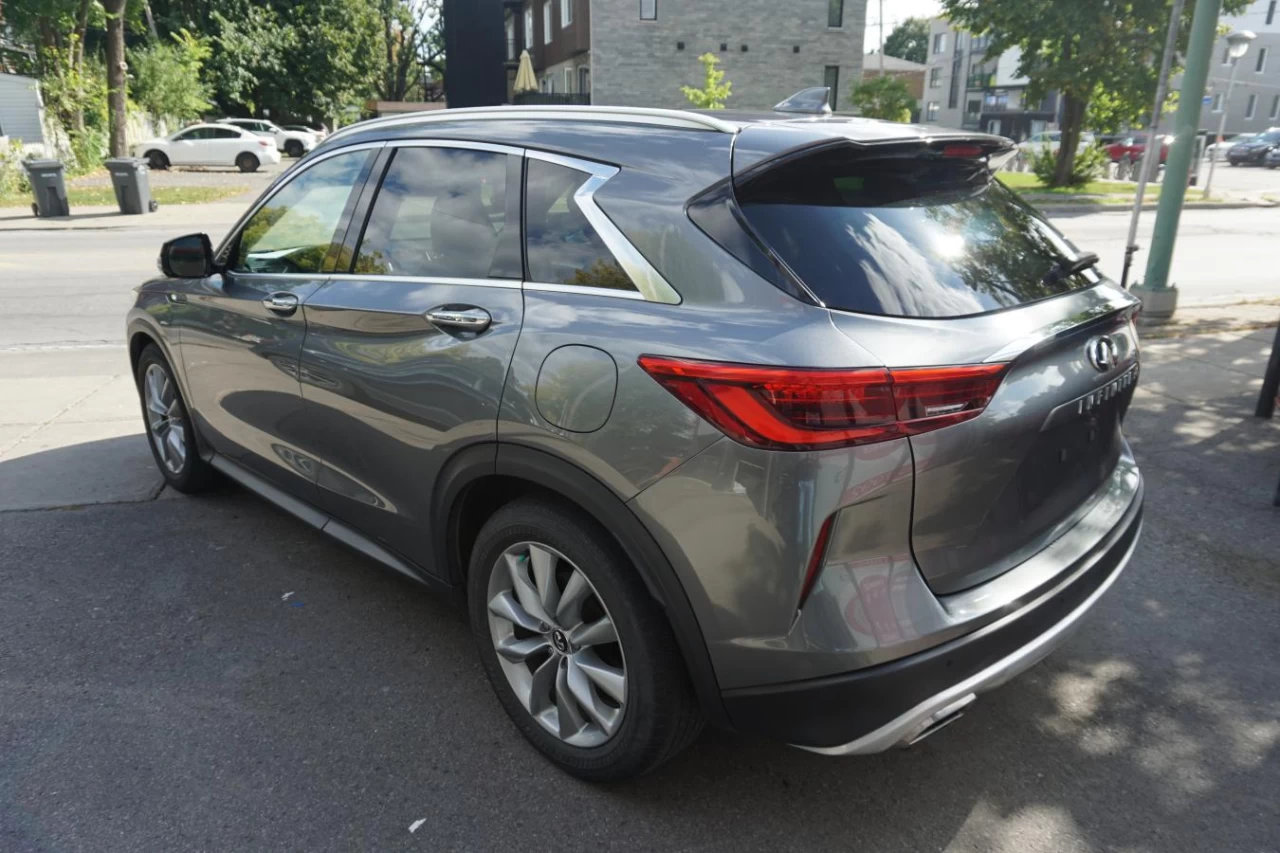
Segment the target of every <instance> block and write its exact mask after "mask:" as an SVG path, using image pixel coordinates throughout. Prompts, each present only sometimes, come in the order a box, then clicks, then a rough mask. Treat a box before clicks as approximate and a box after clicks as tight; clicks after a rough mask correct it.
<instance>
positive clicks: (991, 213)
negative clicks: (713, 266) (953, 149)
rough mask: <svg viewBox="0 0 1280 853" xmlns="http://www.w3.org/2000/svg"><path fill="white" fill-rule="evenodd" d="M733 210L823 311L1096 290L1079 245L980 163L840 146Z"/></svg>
mask: <svg viewBox="0 0 1280 853" xmlns="http://www.w3.org/2000/svg"><path fill="white" fill-rule="evenodd" d="M737 196H738V203H739V205H740V206H741V208H742V211H743V213H744V215H745V216H746V218H747V219H748V221H750V223H751V224H752V225H753V226H754V227H755V229H756V230H757V232H758V233H759V235H760V236H761V238H762V239H763V240H764V242H765V243H766V244H767V245H768V246H769V247H770V248H771V249H772V250H773V251H774V252H775V253H776V254H777V255H778V256H779V257H780V258H781V259H782V260H783V261H784V262H785V263H786V264H787V265H788V266H789V267H790V268H791V271H792V272H794V273H795V274H796V275H797V276H798V277H799V278H800V280H801V281H803V282H804V283H805V285H806V286H808V288H809V289H810V290H811V291H813V293H814V294H815V295H816V296H817V297H818V298H819V299H821V300H822V301H823V303H825V304H826V305H827V307H829V308H836V309H840V310H845V311H855V312H858V313H863V314H880V315H892V316H901V317H961V316H967V315H972V314H985V313H988V312H991V311H998V310H1001V309H1003V308H1011V307H1014V306H1017V305H1024V304H1026V303H1029V302H1035V301H1038V300H1041V299H1046V298H1048V297H1051V296H1057V295H1059V294H1061V293H1066V292H1068V291H1071V290H1078V289H1081V288H1086V287H1091V286H1093V285H1094V284H1096V283H1097V282H1098V281H1099V280H1100V279H1099V276H1098V275H1097V273H1095V272H1093V271H1091V270H1089V271H1084V272H1080V273H1076V274H1074V275H1064V274H1063V273H1062V269H1061V267H1060V266H1059V265H1060V264H1061V262H1062V261H1064V260H1066V259H1071V258H1075V257H1077V252H1076V251H1075V249H1074V247H1073V246H1071V244H1070V243H1068V242H1067V241H1066V240H1065V239H1064V238H1063V237H1062V235H1060V234H1059V233H1058V232H1057V231H1055V230H1054V229H1053V227H1052V226H1050V225H1049V223H1048V222H1047V221H1046V220H1045V219H1044V218H1043V217H1042V216H1041V215H1040V214H1038V213H1036V212H1035V211H1034V210H1032V209H1031V208H1030V207H1028V206H1027V205H1026V204H1024V203H1023V202H1022V201H1021V200H1020V199H1019V198H1018V197H1017V196H1016V195H1015V194H1014V193H1013V192H1011V191H1009V190H1007V189H1006V188H1005V187H1004V186H1002V185H1001V184H1000V183H999V182H998V181H993V180H991V173H990V171H989V170H988V168H987V165H986V164H985V163H984V162H982V161H975V160H963V159H941V158H937V157H932V156H930V157H920V156H896V157H894V156H890V157H874V158H869V157H867V156H866V154H865V153H862V152H860V151H858V150H857V149H853V148H846V147H841V148H837V149H831V150H827V151H824V152H820V153H816V154H812V155H809V156H807V157H804V158H803V159H799V160H794V161H791V162H789V163H785V164H782V165H780V166H776V167H774V168H772V169H769V170H768V171H766V172H764V173H763V174H761V175H759V176H756V177H752V178H750V179H749V180H747V181H745V182H744V183H743V184H742V185H741V186H740V187H738V191H737Z"/></svg>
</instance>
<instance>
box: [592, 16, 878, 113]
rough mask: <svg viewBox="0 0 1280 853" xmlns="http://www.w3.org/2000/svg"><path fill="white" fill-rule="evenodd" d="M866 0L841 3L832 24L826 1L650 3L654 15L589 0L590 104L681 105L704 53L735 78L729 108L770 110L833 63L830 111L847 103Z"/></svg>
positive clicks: (857, 68)
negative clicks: (837, 23)
mask: <svg viewBox="0 0 1280 853" xmlns="http://www.w3.org/2000/svg"><path fill="white" fill-rule="evenodd" d="M866 4H867V0H844V14H843V25H842V26H841V27H839V28H832V27H828V26H827V24H828V9H829V6H830V4H829V2H828V0H657V19H656V20H651V21H644V20H641V19H640V13H639V9H640V7H641V6H642V4H641V3H640V2H639V0H592V2H591V77H592V80H591V102H592V103H593V104H610V105H626V106H645V107H669V108H686V107H688V106H689V103H688V101H687V100H686V99H685V97H684V95H682V94H681V92H680V87H681V85H690V86H694V87H699V88H700V87H701V86H702V82H703V69H702V65H701V63H699V62H698V57H699V56H700V55H701V54H703V53H707V52H711V53H714V54H715V55H716V56H718V57H720V59H721V65H720V68H721V69H722V70H723V71H724V72H725V74H726V79H728V80H729V81H731V82H732V83H733V95H732V96H731V97H730V98H729V100H728V102H727V105H726V106H727V107H728V108H729V109H765V108H769V107H772V106H773V105H774V104H776V103H778V102H779V101H781V100H783V99H784V98H786V97H787V96H789V95H792V94H795V93H796V92H797V91H799V90H800V89H803V88H805V87H808V86H822V85H824V78H825V76H826V75H827V74H828V71H827V69H828V68H829V67H833V68H838V69H839V78H838V87H839V93H838V100H837V107H836V108H837V109H842V108H843V109H850V107H849V106H848V97H849V90H850V88H851V87H852V85H853V83H854V82H855V81H856V80H858V78H859V77H860V76H861V74H862V41H863V30H864V28H865V25H866ZM681 43H683V49H682V48H681V47H680V44H681ZM722 46H723V48H724V49H723V50H722V49H721V48H722ZM797 49H798V50H797Z"/></svg>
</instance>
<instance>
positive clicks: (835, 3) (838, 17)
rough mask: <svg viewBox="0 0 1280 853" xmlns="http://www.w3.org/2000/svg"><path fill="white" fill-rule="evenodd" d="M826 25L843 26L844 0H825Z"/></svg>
mask: <svg viewBox="0 0 1280 853" xmlns="http://www.w3.org/2000/svg"><path fill="white" fill-rule="evenodd" d="M827 26H828V27H843V26H844V0H827Z"/></svg>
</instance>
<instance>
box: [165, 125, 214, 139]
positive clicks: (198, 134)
mask: <svg viewBox="0 0 1280 853" xmlns="http://www.w3.org/2000/svg"><path fill="white" fill-rule="evenodd" d="M208 138H209V128H207V127H193V128H191V130H188V131H184V132H183V133H180V134H178V135H177V136H175V137H174V139H177V140H181V141H183V142H190V141H191V140H193V139H208Z"/></svg>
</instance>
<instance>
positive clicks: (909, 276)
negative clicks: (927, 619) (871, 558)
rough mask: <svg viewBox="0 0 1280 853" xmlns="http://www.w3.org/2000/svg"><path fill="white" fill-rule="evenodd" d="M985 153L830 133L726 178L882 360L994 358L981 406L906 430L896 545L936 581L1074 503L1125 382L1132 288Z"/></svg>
mask: <svg viewBox="0 0 1280 853" xmlns="http://www.w3.org/2000/svg"><path fill="white" fill-rule="evenodd" d="M747 132H748V133H749V132H750V131H747ZM999 151H1000V143H998V142H994V141H993V140H992V139H991V138H990V137H985V138H975V139H973V140H970V141H967V142H966V141H964V140H956V139H949V140H946V141H943V142H939V141H932V142H931V141H929V140H927V139H926V140H921V141H912V142H907V143H902V142H898V143H889V144H882V145H856V144H851V143H848V142H839V143H835V144H827V145H821V146H817V147H813V148H809V149H806V150H803V151H795V152H791V153H790V154H788V155H784V156H782V157H779V158H776V159H774V160H773V161H764V162H760V163H757V164H755V165H754V166H753V167H752V168H751V169H748V170H744V172H743V173H742V174H739V175H735V196H736V199H737V202H738V205H739V207H740V210H741V214H742V218H743V220H745V221H744V223H743V224H744V227H746V228H747V229H749V230H751V231H752V232H753V233H754V236H755V237H756V239H757V240H758V241H759V244H760V245H761V246H762V247H763V248H764V249H765V251H766V252H767V253H768V254H769V255H770V257H771V259H772V261H773V262H774V263H775V264H777V265H778V266H779V269H780V270H781V271H782V272H783V274H785V275H786V276H787V277H789V278H792V279H794V280H795V281H796V282H798V283H799V284H801V285H802V286H803V287H804V288H806V289H807V290H808V291H809V292H810V293H811V294H812V295H813V297H814V298H815V300H816V301H819V302H821V303H822V304H823V305H825V306H826V307H827V308H829V309H831V316H832V321H833V322H834V324H835V325H836V327H837V328H839V329H840V330H841V331H842V332H843V333H845V334H846V335H847V336H848V337H850V338H852V339H853V340H854V341H856V342H857V343H858V344H859V345H860V346H862V347H864V348H865V349H866V350H868V351H869V352H871V353H874V354H875V355H876V356H877V357H879V358H881V359H882V360H883V361H884V365H885V366H886V367H888V368H891V369H892V368H910V367H934V366H956V365H973V364H982V363H1007V364H1008V367H1007V368H1006V370H1005V373H1004V376H1003V380H1002V381H1001V384H1000V386H999V389H998V390H997V391H996V393H995V394H994V396H993V397H991V399H990V402H989V403H988V404H987V406H986V409H985V410H984V411H983V412H982V414H981V415H980V416H978V417H975V418H973V419H970V420H967V421H965V422H963V423H959V424H955V425H953V426H947V427H945V428H941V429H936V430H932V431H927V432H923V433H922V434H919V435H913V436H912V437H911V446H912V451H913V454H914V464H915V473H916V485H915V497H914V507H913V517H912V550H913V552H914V554H915V558H916V561H917V563H918V565H919V566H920V569H921V571H922V572H923V574H924V576H925V578H926V579H927V581H928V582H929V584H930V586H931V587H932V588H933V589H934V591H935V592H937V593H939V594H947V593H952V592H957V591H960V590H963V589H966V588H968V587H971V586H974V585H976V584H979V583H982V582H983V581H986V580H989V579H990V578H992V577H995V576H996V575H998V574H1000V573H1002V572H1004V571H1007V570H1008V569H1010V568H1012V567H1013V566H1015V565H1017V564H1018V563H1020V562H1022V561H1023V560H1025V559H1027V558H1028V557H1030V556H1031V555H1032V554H1034V553H1035V552H1036V551H1038V550H1039V549H1041V548H1043V547H1044V546H1045V545H1047V544H1048V543H1049V542H1051V541H1052V540H1053V539H1054V538H1056V536H1057V535H1058V534H1060V533H1061V532H1062V531H1063V530H1065V529H1066V527H1068V526H1069V525H1070V524H1071V523H1072V522H1073V521H1074V520H1075V519H1077V518H1078V517H1079V516H1080V515H1081V514H1082V513H1083V512H1085V511H1087V509H1088V507H1089V506H1090V504H1091V501H1092V499H1093V497H1094V496H1095V495H1096V494H1097V493H1098V492H1099V490H1100V487H1101V486H1102V485H1103V483H1104V482H1105V481H1106V480H1107V478H1108V477H1109V475H1110V474H1111V472H1112V470H1113V469H1114V468H1115V465H1116V462H1117V460H1118V458H1119V454H1120V453H1121V450H1122V446H1123V439H1122V437H1121V432H1120V422H1121V419H1122V418H1123V416H1124V412H1125V410H1126V409H1127V407H1128V405H1129V401H1130V399H1131V398H1132V395H1133V387H1134V384H1135V382H1136V379H1137V369H1138V366H1137V360H1138V344H1137V337H1136V334H1135V332H1134V329H1133V324H1132V314H1133V311H1134V306H1135V305H1136V301H1135V300H1134V299H1133V298H1132V297H1131V296H1130V295H1129V294H1127V293H1125V292H1124V291H1122V290H1120V289H1119V288H1116V287H1115V286H1114V285H1112V284H1111V283H1109V282H1107V281H1106V280H1104V279H1103V277H1102V276H1101V275H1100V274H1099V273H1098V272H1097V270H1096V269H1095V268H1094V267H1093V266H1092V265H1091V264H1092V262H1095V261H1096V258H1093V257H1091V256H1087V255H1082V254H1081V253H1080V252H1079V251H1078V250H1077V249H1076V248H1075V247H1074V246H1072V245H1071V244H1070V243H1069V242H1068V241H1067V240H1066V239H1065V238H1064V237H1063V236H1062V235H1061V234H1059V233H1058V232H1057V231H1056V230H1055V229H1054V228H1053V227H1052V226H1051V225H1050V224H1049V223H1048V222H1047V221H1046V220H1045V219H1044V217H1043V216H1041V215H1040V214H1039V213H1037V212H1036V211H1034V210H1033V209H1031V208H1030V207H1028V206H1027V205H1026V204H1024V203H1023V202H1022V201H1021V200H1020V199H1019V198H1018V197H1017V196H1016V195H1015V194H1014V193H1012V192H1010V191H1008V190H1007V189H1005V188H1004V187H1003V186H1002V185H1000V184H999V183H998V182H996V181H993V180H992V178H991V173H990V162H989V159H990V155H991V154H992V153H993V152H999ZM937 413H938V414H943V412H942V411H941V409H939V411H938V412H937Z"/></svg>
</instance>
